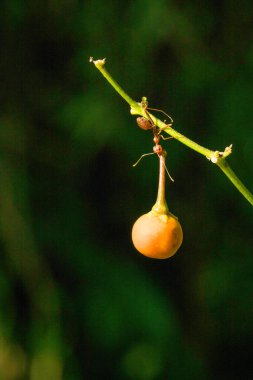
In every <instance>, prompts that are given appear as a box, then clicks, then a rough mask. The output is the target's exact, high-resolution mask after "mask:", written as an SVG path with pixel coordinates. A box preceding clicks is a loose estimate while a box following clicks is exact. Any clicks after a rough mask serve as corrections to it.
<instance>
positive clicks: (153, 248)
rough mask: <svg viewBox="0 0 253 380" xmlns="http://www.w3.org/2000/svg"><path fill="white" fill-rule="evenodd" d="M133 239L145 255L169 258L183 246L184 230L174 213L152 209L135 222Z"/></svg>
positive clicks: (137, 247)
mask: <svg viewBox="0 0 253 380" xmlns="http://www.w3.org/2000/svg"><path fill="white" fill-rule="evenodd" d="M132 240H133V244H134V246H135V248H136V249H137V250H138V251H139V252H140V253H142V254H143V255H144V256H147V257H151V258H154V259H167V258H169V257H171V256H173V255H174V254H175V253H176V252H177V250H178V249H179V247H180V246H181V244H182V241H183V231H182V227H181V225H180V223H179V221H178V220H177V218H176V217H175V216H174V215H172V214H170V213H169V212H168V213H165V214H161V213H157V212H155V211H154V210H152V211H150V212H149V213H147V214H144V215H142V216H141V217H140V218H139V219H137V221H136V222H135V223H134V225H133V229H132Z"/></svg>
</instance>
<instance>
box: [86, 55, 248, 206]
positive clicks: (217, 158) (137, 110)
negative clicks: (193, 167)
mask: <svg viewBox="0 0 253 380" xmlns="http://www.w3.org/2000/svg"><path fill="white" fill-rule="evenodd" d="M90 62H93V63H94V65H95V66H96V68H97V69H98V70H99V71H100V72H101V73H102V75H103V76H104V77H105V79H106V80H107V81H108V82H109V83H110V84H111V86H112V87H113V88H114V89H115V90H116V91H117V92H118V94H119V95H120V96H121V97H122V98H123V99H125V101H126V102H127V103H128V104H129V105H130V107H131V113H132V114H133V115H141V116H144V117H147V113H146V110H145V108H144V107H143V106H142V104H141V103H137V102H136V101H134V100H133V99H132V98H130V96H128V95H127V93H126V92H125V91H124V90H123V89H122V88H121V87H120V85H119V84H118V83H117V82H116V81H115V80H114V79H113V78H112V76H111V75H110V74H109V73H108V71H107V70H106V69H105V67H104V65H105V59H99V60H96V61H94V60H93V58H90ZM148 115H149V117H151V119H152V121H153V123H154V124H155V125H156V126H157V127H158V128H160V129H161V130H163V131H164V132H166V133H168V134H169V135H170V136H172V137H174V138H175V139H176V140H178V141H180V142H181V143H182V144H184V145H186V146H188V147H189V148H191V149H193V150H195V151H196V152H198V153H200V154H202V155H203V156H205V157H206V158H207V159H209V160H210V161H211V162H212V163H214V164H217V165H218V166H219V168H220V169H221V170H222V171H223V172H224V173H225V175H226V176H227V177H228V178H229V179H230V181H231V182H232V183H233V184H234V186H235V187H236V188H237V190H238V191H239V192H240V193H241V194H242V195H243V196H244V197H245V198H246V199H247V200H248V201H249V203H250V204H251V205H253V194H252V193H251V192H250V191H249V190H248V189H247V188H246V187H245V186H244V185H243V183H242V182H241V181H240V180H239V178H238V177H237V176H236V174H235V173H234V172H233V170H232V169H231V168H230V167H229V165H228V164H227V162H226V160H225V158H226V157H227V156H229V155H230V154H231V153H232V145H230V146H229V147H227V148H226V149H225V150H224V152H219V151H213V150H210V149H207V148H205V147H203V146H201V145H199V144H197V143H196V142H194V141H192V140H190V139H189V138H188V137H186V136H184V135H182V134H181V133H179V132H177V131H176V130H175V129H173V128H171V127H168V125H166V124H165V123H164V122H162V121H161V120H160V119H158V118H156V117H155V116H154V115H152V114H151V113H150V112H148Z"/></svg>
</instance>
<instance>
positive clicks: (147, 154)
mask: <svg viewBox="0 0 253 380" xmlns="http://www.w3.org/2000/svg"><path fill="white" fill-rule="evenodd" d="M151 154H155V153H154V152H152V153H145V154H143V155H142V156H141V157H140V158H139V160H138V161H136V163H135V164H133V167H135V166H136V165H138V163H139V162H140V160H141V159H142V158H143V157H145V156H150V155H151Z"/></svg>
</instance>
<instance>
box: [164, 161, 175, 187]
mask: <svg viewBox="0 0 253 380" xmlns="http://www.w3.org/2000/svg"><path fill="white" fill-rule="evenodd" d="M163 164H164V167H165V170H166V173H167V174H168V176H169V179H170V180H171V181H172V182H174V179H173V178H172V177H171V175H170V173H169V171H168V169H167V166H166V165H165V163H163Z"/></svg>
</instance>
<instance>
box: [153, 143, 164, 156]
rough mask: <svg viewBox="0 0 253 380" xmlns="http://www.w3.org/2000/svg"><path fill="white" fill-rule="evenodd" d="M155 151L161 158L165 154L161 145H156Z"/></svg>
mask: <svg viewBox="0 0 253 380" xmlns="http://www.w3.org/2000/svg"><path fill="white" fill-rule="evenodd" d="M153 151H154V153H156V154H158V156H161V155H162V154H163V148H162V146H161V145H158V144H156V145H155V146H154V147H153Z"/></svg>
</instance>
